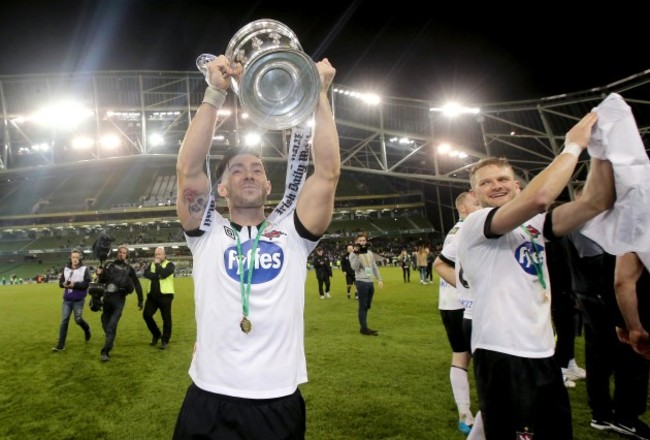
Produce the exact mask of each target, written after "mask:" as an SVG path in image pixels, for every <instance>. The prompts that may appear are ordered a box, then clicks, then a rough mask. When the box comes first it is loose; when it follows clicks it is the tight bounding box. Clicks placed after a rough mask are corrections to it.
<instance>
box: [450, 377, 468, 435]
mask: <svg viewBox="0 0 650 440" xmlns="http://www.w3.org/2000/svg"><path fill="white" fill-rule="evenodd" d="M449 379H450V380H451V390H452V391H453V393H454V400H455V401H456V406H457V407H458V418H459V419H461V420H464V421H465V423H467V424H468V425H471V424H472V423H474V420H473V417H472V411H471V410H470V404H471V400H470V398H469V379H468V378H467V370H465V369H463V368H460V367H455V366H453V365H452V366H451V368H450V369H449ZM470 422H471V423H470Z"/></svg>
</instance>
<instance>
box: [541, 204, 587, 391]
mask: <svg viewBox="0 0 650 440" xmlns="http://www.w3.org/2000/svg"><path fill="white" fill-rule="evenodd" d="M562 203H564V202H554V203H552V204H551V206H549V207H548V209H547V212H550V211H552V210H553V209H555V208H556V207H558V206H560V205H561V204H562ZM565 240H567V238H566V237H562V238H561V239H559V240H554V241H549V242H547V243H546V265H547V266H548V275H549V277H550V281H551V318H552V319H553V327H554V329H555V355H554V356H555V359H556V360H557V362H558V364H560V367H561V369H562V378H563V379H564V386H566V387H567V388H575V386H576V381H578V380H583V379H585V377H587V374H586V371H585V370H584V369H583V368H581V367H579V366H578V364H577V362H576V359H575V339H576V334H577V333H579V331H578V329H577V327H578V323H580V324H582V316H581V313H580V312H579V311H578V308H577V304H578V303H577V299H576V295H575V294H574V292H573V286H572V276H571V265H570V262H569V261H568V256H567V255H566V252H565V251H564V246H563V242H564V241H565ZM578 328H579V327H578Z"/></svg>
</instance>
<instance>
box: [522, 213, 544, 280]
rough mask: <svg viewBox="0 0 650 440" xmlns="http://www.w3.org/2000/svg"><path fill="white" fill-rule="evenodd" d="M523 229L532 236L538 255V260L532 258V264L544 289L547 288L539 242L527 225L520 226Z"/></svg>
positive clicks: (534, 248) (531, 240)
mask: <svg viewBox="0 0 650 440" xmlns="http://www.w3.org/2000/svg"><path fill="white" fill-rule="evenodd" d="M520 227H521V229H523V230H524V232H525V233H526V234H527V235H528V236H529V237H530V242H531V244H532V245H533V250H534V251H535V257H537V262H535V261H534V260H533V259H532V258H531V259H530V260H531V264H532V265H533V267H534V268H535V272H536V273H537V279H538V280H539V284H541V285H542V289H546V280H545V279H544V269H543V268H542V264H543V263H542V257H541V255H540V252H539V248H538V247H537V243H535V240H534V239H533V235H532V234H531V233H530V231H529V230H528V228H526V226H525V225H521V226H520Z"/></svg>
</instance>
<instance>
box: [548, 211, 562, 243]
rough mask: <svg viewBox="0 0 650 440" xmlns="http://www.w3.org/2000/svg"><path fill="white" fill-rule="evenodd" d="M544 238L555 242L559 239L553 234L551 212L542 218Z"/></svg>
mask: <svg viewBox="0 0 650 440" xmlns="http://www.w3.org/2000/svg"><path fill="white" fill-rule="evenodd" d="M544 238H545V239H546V240H548V241H555V240H558V239H559V238H561V237H558V236H557V235H555V234H554V233H553V211H551V212H549V213H547V214H546V217H545V218H544Z"/></svg>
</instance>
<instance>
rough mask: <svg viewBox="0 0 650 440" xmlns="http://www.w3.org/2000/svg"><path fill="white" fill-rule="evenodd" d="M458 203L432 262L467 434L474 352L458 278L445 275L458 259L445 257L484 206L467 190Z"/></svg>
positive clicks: (471, 419)
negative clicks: (469, 219) (458, 234)
mask: <svg viewBox="0 0 650 440" xmlns="http://www.w3.org/2000/svg"><path fill="white" fill-rule="evenodd" d="M455 205H456V210H457V211H458V216H459V220H458V222H457V223H456V224H455V225H454V227H453V228H451V230H450V231H449V233H447V236H446V237H445V241H444V244H443V248H442V252H441V253H440V255H439V256H438V257H437V258H436V259H435V261H434V262H433V268H434V270H435V271H436V272H437V273H438V275H439V276H440V286H439V289H438V292H439V293H438V309H439V310H440V316H441V318H442V323H443V325H444V326H445V331H446V333H447V339H449V345H450V346H451V351H452V354H451V367H450V369H449V381H450V382H451V391H452V393H453V395H454V401H455V402H456V408H457V409H458V430H459V431H461V432H462V433H464V434H469V433H470V431H471V430H472V426H473V425H474V416H473V414H472V409H471V399H470V393H469V378H468V373H467V372H468V370H469V363H470V360H471V358H472V355H471V350H470V340H469V338H467V337H466V336H465V333H464V330H463V313H464V312H465V307H464V306H463V304H462V303H461V302H460V299H459V297H458V292H457V291H456V288H455V287H454V285H455V282H454V283H449V282H447V281H446V280H445V278H444V276H447V277H448V278H450V280H452V281H453V280H455V274H454V266H455V260H452V259H451V258H448V257H446V256H445V251H447V253H448V254H449V253H450V252H449V249H450V247H451V244H452V242H453V240H454V237H455V236H456V232H458V230H459V229H460V228H461V226H462V225H463V220H465V218H466V217H467V216H468V215H469V214H471V213H472V212H474V211H477V210H479V209H480V208H481V206H480V205H479V203H478V200H477V199H476V197H474V195H473V194H472V193H470V192H468V191H465V192H462V193H460V194H459V195H458V197H456V201H455ZM453 253H454V256H453V257H452V258H455V252H453ZM445 271H446V273H445ZM443 274H444V276H443Z"/></svg>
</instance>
